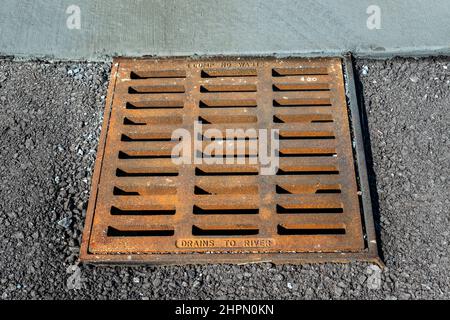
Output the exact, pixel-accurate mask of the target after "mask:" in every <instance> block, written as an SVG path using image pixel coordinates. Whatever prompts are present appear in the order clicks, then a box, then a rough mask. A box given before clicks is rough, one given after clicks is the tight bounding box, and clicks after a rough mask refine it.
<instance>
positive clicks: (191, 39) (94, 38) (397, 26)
mask: <svg viewBox="0 0 450 320" xmlns="http://www.w3.org/2000/svg"><path fill="white" fill-rule="evenodd" d="M69 5H77V6H79V7H80V9H81V29H79V30H78V29H69V28H67V26H66V20H67V18H68V17H69V15H68V14H67V13H66V9H67V7H68V6H69ZM369 5H378V6H379V7H380V9H381V29H374V30H370V29H368V28H367V25H366V21H367V18H368V17H369V15H368V14H367V13H366V10H367V7H368V6H369ZM449 19H450V1H449V0H434V1H433V0H415V1H414V0H395V1H394V0H369V1H367V0H305V1H293V0H272V1H269V0H266V1H264V0H185V1H183V0H147V1H144V0H128V1H120V0H97V1H94V0H53V1H52V0H48V1H45V0H1V5H0V33H1V36H0V55H13V56H18V57H45V58H54V59H91V60H99V59H100V60H101V59H104V58H108V57H110V56H114V55H126V56H142V55H193V54H198V55H204V54H207V55H217V54H232V55H236V54H246V55H268V54H278V55H336V54H341V53H343V52H347V51H352V52H354V53H355V54H357V55H369V56H389V55H395V54H401V55H421V54H450V20H449Z"/></svg>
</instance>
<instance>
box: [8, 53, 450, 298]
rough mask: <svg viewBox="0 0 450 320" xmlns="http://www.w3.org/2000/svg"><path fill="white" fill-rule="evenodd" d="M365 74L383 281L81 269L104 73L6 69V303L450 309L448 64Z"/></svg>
mask: <svg viewBox="0 0 450 320" xmlns="http://www.w3.org/2000/svg"><path fill="white" fill-rule="evenodd" d="M357 66H358V70H359V74H360V80H361V85H362V90H363V93H364V100H365V110H366V113H367V116H368V125H369V129H370V140H369V139H368V140H366V143H367V144H368V146H369V147H370V146H371V148H369V149H370V150H371V153H372V157H369V160H370V159H372V160H371V161H369V167H370V168H371V169H370V170H369V174H370V177H371V184H372V187H373V188H374V191H375V193H374V194H375V195H376V196H375V197H374V208H375V219H376V226H377V229H378V231H379V233H380V235H381V237H380V243H381V249H382V252H383V255H384V259H385V262H386V266H387V267H386V269H384V270H383V271H380V270H379V269H377V267H376V266H372V265H369V264H366V263H351V264H322V265H304V266H293V265H280V266H274V265H271V264H267V263H266V264H253V265H240V266H238V265H207V266H195V265H190V266H172V267H145V266H140V267H90V266H77V265H76V260H77V257H78V251H79V245H80V240H81V231H82V229H83V225H84V214H85V210H86V205H87V201H88V198H89V188H90V181H91V174H92V168H93V163H94V159H95V154H96V147H97V142H98V136H99V132H100V124H101V118H102V111H103V106H104V98H105V94H106V86H107V82H108V75H109V71H110V65H109V64H107V63H96V64H88V63H79V64H72V63H47V62H26V63H24V62H11V61H7V60H5V61H1V60H0V177H1V179H0V199H1V201H0V298H1V299H27V298H34V299H42V298H47V299H89V298H92V299H174V298H189V299H196V298H197V299H216V298H226V299H236V298H249V299H257V298H273V299H356V298H359V299H418V298H425V299H438V298H441V299H450V268H449V263H450V246H449V241H450V230H449V225H450V221H449V220H450V212H449V208H450V194H449V176H450V168H449V163H450V139H449V125H450V113H449V112H448V107H449V105H450V72H449V68H450V59H448V58H432V59H421V60H412V59H394V60H386V61H373V60H359V61H358V62H357Z"/></svg>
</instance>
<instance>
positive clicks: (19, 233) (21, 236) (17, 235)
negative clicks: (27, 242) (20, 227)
mask: <svg viewBox="0 0 450 320" xmlns="http://www.w3.org/2000/svg"><path fill="white" fill-rule="evenodd" d="M12 237H13V238H14V239H18V240H22V239H24V238H25V235H24V234H23V232H22V231H17V232H15V233H14V234H13V235H12Z"/></svg>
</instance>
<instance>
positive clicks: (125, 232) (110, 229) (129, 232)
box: [107, 227, 175, 237]
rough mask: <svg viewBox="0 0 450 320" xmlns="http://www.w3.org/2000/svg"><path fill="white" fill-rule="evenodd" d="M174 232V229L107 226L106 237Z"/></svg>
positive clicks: (158, 235) (163, 234)
mask: <svg viewBox="0 0 450 320" xmlns="http://www.w3.org/2000/svg"><path fill="white" fill-rule="evenodd" d="M174 234H175V231H174V230H119V229H116V228H113V227H108V231H107V236H108V237H170V236H173V235H174Z"/></svg>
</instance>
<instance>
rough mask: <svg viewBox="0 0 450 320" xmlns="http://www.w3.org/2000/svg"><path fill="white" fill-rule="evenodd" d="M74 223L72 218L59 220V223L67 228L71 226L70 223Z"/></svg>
mask: <svg viewBox="0 0 450 320" xmlns="http://www.w3.org/2000/svg"><path fill="white" fill-rule="evenodd" d="M71 223H72V219H70V218H68V217H65V218H62V219H61V220H59V221H58V225H59V226H61V227H63V228H64V229H67V228H69V227H70V224H71Z"/></svg>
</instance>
